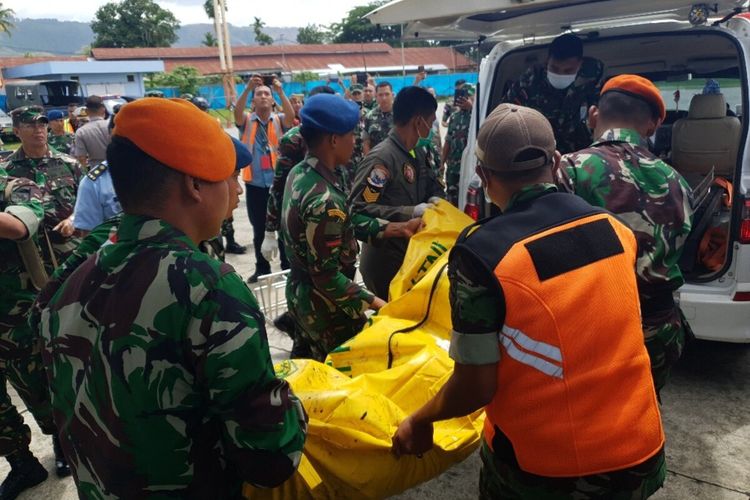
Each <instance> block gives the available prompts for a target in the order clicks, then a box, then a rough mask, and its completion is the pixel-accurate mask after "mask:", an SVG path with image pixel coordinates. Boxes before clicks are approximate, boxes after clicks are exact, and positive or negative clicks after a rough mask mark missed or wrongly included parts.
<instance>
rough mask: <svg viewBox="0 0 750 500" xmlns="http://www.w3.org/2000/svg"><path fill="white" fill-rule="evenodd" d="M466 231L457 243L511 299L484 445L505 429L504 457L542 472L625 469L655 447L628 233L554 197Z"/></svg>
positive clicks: (654, 406)
mask: <svg viewBox="0 0 750 500" xmlns="http://www.w3.org/2000/svg"><path fill="white" fill-rule="evenodd" d="M466 234H467V235H466V236H463V237H462V238H460V240H459V242H458V243H457V245H460V246H461V247H462V248H463V249H466V250H468V251H470V252H472V253H473V254H474V255H476V256H477V257H478V258H479V259H480V261H482V262H484V264H485V265H486V267H487V269H488V270H491V272H492V273H493V274H494V276H495V278H496V279H497V280H498V283H499V284H500V287H501V289H502V295H503V297H504V301H505V305H506V311H505V320H504V327H503V328H502V331H501V332H500V333H499V334H498V341H499V349H500V351H501V359H500V362H499V363H498V368H497V370H498V371H497V376H498V383H497V390H496V392H495V395H494V396H493V399H492V401H491V402H490V404H488V405H487V406H486V407H485V413H486V415H487V418H486V419H485V441H486V442H487V444H488V445H489V446H490V447H491V448H492V447H493V446H494V444H495V442H494V439H495V437H496V436H495V434H496V432H502V434H503V435H502V436H497V437H498V440H497V442H496V443H497V445H498V446H502V448H498V453H501V454H499V455H498V456H499V457H500V458H501V459H503V458H509V457H508V456H507V454H508V453H512V454H513V455H514V457H515V459H516V460H517V462H518V464H519V466H520V467H521V469H523V470H524V471H526V472H529V473H532V474H536V475H540V476H545V477H579V476H586V475H591V474H599V473H604V472H610V471H617V470H623V469H627V468H629V467H632V466H635V465H638V464H640V463H642V462H644V461H646V460H648V459H649V458H651V457H653V456H654V455H655V454H656V453H658V452H659V450H660V449H661V448H662V446H663V444H664V433H663V430H662V425H661V417H660V415H659V407H658V402H657V400H656V392H655V390H654V385H653V380H652V378H651V370H650V362H649V357H648V353H647V352H646V348H645V345H644V340H643V331H642V328H641V321H640V305H639V300H638V289H637V286H636V276H635V262H636V253H637V252H636V240H635V236H634V235H633V233H632V231H630V230H629V229H628V228H627V227H626V226H625V225H623V224H622V223H620V222H619V221H618V220H617V219H615V218H614V217H613V216H611V215H610V214H608V213H606V212H604V211H602V210H600V209H596V208H594V207H591V205H588V204H587V203H585V202H583V201H582V200H581V199H580V198H577V197H575V196H573V195H567V194H562V193H552V194H546V195H543V196H540V197H539V198H537V199H535V200H533V201H530V202H528V203H527V204H526V205H524V206H522V207H518V208H517V209H516V211H509V212H507V213H506V214H503V215H501V216H498V217H495V218H493V219H490V220H488V221H485V222H484V223H483V224H482V225H481V226H480V227H479V228H478V229H476V230H474V231H473V232H468V231H467V232H466ZM506 439H507V441H509V442H510V444H511V445H512V448H510V447H509V446H507V441H506ZM509 450H512V451H509Z"/></svg>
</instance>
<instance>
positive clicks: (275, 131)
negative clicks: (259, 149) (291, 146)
mask: <svg viewBox="0 0 750 500" xmlns="http://www.w3.org/2000/svg"><path fill="white" fill-rule="evenodd" d="M249 119H250V117H249V115H248V117H247V118H246V119H245V131H244V132H243V133H242V143H243V144H245V145H247V147H248V149H250V151H252V152H253V153H254V152H255V151H254V147H255V134H256V133H257V132H258V120H253V124H252V126H251V127H248V126H247V121H248V120H249ZM269 121H270V123H272V124H273V126H272V127H267V128H266V132H267V134H268V147H269V148H270V150H271V166H272V168H276V159H277V158H278V156H279V139H280V138H281V136H282V135H284V134H283V132H284V131H283V129H282V128H281V119H280V118H279V115H277V114H276V113H271V119H270V120H269ZM242 180H243V181H244V182H246V183H248V182H252V180H253V168H252V165H251V166H249V167H245V168H243V169H242Z"/></svg>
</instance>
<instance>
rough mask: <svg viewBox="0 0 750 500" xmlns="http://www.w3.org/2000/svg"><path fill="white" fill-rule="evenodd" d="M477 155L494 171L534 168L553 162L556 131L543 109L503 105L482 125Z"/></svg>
mask: <svg viewBox="0 0 750 500" xmlns="http://www.w3.org/2000/svg"><path fill="white" fill-rule="evenodd" d="M475 154H476V156H477V158H478V159H479V161H480V162H482V166H483V167H485V168H487V169H490V170H497V171H500V172H523V171H525V170H532V169H535V168H539V167H543V166H544V165H547V164H549V163H550V162H552V159H553V158H554V156H555V133H554V132H553V131H552V126H551V125H550V123H549V120H547V118H545V117H544V115H542V114H541V113H540V112H539V111H537V110H535V109H531V108H526V107H524V106H518V105H516V104H507V103H505V104H501V105H499V106H498V107H496V108H495V109H494V111H492V113H490V115H489V116H488V117H487V118H486V119H485V120H484V123H483V124H482V126H481V127H480V128H479V133H478V134H477V144H476V148H475Z"/></svg>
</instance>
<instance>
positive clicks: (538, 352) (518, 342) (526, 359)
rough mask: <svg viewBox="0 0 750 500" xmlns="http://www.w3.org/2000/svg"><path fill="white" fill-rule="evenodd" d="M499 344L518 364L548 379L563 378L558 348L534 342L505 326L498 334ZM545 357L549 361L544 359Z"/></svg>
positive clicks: (519, 331) (520, 332) (560, 355)
mask: <svg viewBox="0 0 750 500" xmlns="http://www.w3.org/2000/svg"><path fill="white" fill-rule="evenodd" d="M500 342H501V343H502V344H503V347H505V352H506V353H507V354H508V356H510V357H511V358H513V359H515V360H516V361H518V362H519V363H523V364H525V365H527V366H530V367H532V368H534V369H537V370H539V371H540V372H542V373H544V374H545V375H549V376H550V377H557V378H563V368H562V354H561V353H560V349H559V348H557V347H555V346H553V345H550V344H545V343H544V342H539V341H538V340H534V339H532V338H531V337H529V336H527V335H526V334H525V333H523V332H522V331H521V330H517V329H515V328H508V327H507V326H503V330H502V331H501V332H500ZM519 346H520V348H519ZM545 357H546V358H549V359H544V358H545ZM550 360H551V361H550ZM555 362H557V363H555Z"/></svg>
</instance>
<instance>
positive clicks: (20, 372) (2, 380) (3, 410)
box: [0, 168, 55, 498]
mask: <svg viewBox="0 0 750 500" xmlns="http://www.w3.org/2000/svg"><path fill="white" fill-rule="evenodd" d="M43 202H44V195H43V193H42V191H41V190H40V189H39V187H38V186H37V185H36V184H35V183H33V182H32V181H30V180H28V179H19V178H14V177H9V176H8V174H7V173H6V172H5V170H3V169H2V168H0V254H2V256H3V258H2V260H1V261H0V288H2V290H3V293H2V295H0V455H2V456H5V457H6V458H7V460H8V462H9V463H10V466H11V471H10V474H9V475H8V477H7V478H6V479H5V481H3V484H2V486H0V498H15V497H16V496H17V495H18V494H19V493H20V492H21V491H23V490H24V489H26V488H30V487H32V486H34V485H36V484H39V483H41V482H42V481H44V480H45V479H47V471H46V470H45V469H44V467H42V465H41V464H40V463H39V462H38V461H37V459H36V457H34V455H33V454H32V453H31V451H30V450H29V443H30V442H31V430H30V429H29V427H28V426H27V425H26V424H25V423H24V421H23V417H21V415H20V414H19V413H18V410H17V409H16V407H15V406H14V405H13V403H12V401H11V398H10V396H9V395H8V390H7V386H6V381H7V382H10V383H11V385H12V386H13V387H14V388H15V389H16V391H17V392H18V394H19V395H20V396H21V399H22V400H23V402H24V403H25V405H26V407H27V408H28V409H29V411H30V412H31V414H32V415H33V416H34V419H35V420H36V421H37V423H38V424H39V426H40V428H41V429H42V432H44V433H45V434H52V435H54V432H55V427H54V423H53V421H52V412H51V410H52V408H51V406H50V400H49V390H48V388H47V381H46V379H45V374H44V370H43V369H42V363H41V356H40V352H39V345H38V343H37V342H36V337H35V336H34V335H33V334H32V332H31V331H30V330H29V328H28V327H27V326H26V313H27V312H28V310H29V308H30V307H31V303H32V302H33V300H34V296H35V295H36V290H35V289H34V288H33V287H32V286H31V284H30V283H29V280H30V277H29V274H28V273H27V272H26V268H25V267H24V264H23V262H22V260H21V254H20V253H19V249H18V247H17V245H16V242H15V241H14V240H17V241H19V240H29V239H32V240H34V241H36V240H37V234H36V233H37V230H38V229H39V228H40V227H41V225H42V223H43V221H44V206H43ZM37 251H39V248H37Z"/></svg>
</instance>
